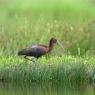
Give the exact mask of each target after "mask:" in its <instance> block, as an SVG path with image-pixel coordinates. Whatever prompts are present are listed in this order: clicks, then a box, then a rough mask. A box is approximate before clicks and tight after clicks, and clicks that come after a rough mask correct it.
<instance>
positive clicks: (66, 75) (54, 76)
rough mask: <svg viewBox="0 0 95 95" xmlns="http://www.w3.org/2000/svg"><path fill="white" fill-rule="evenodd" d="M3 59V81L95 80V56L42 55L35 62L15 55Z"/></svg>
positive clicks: (0, 64)
mask: <svg viewBox="0 0 95 95" xmlns="http://www.w3.org/2000/svg"><path fill="white" fill-rule="evenodd" d="M1 59H2V60H0V80H1V81H13V82H50V81H51V82H63V83H65V82H66V83H89V82H92V81H94V80H95V79H94V74H95V73H94V72H95V65H94V63H95V59H94V58H90V59H88V58H87V57H86V58H81V57H80V58H79V57H77V58H75V57H72V56H62V57H57V56H56V57H52V58H50V59H46V58H45V57H42V58H41V59H39V60H38V61H37V62H35V63H32V62H29V61H26V60H21V59H19V58H15V57H6V58H4V57H2V58H1Z"/></svg>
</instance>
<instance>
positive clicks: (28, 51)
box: [18, 38, 62, 61]
mask: <svg viewBox="0 0 95 95" xmlns="http://www.w3.org/2000/svg"><path fill="white" fill-rule="evenodd" d="M56 43H58V44H60V43H59V42H58V41H57V39H56V38H51V39H50V41H49V45H48V46H45V45H41V44H38V45H33V46H31V47H28V48H25V49H22V50H20V51H19V52H18V55H23V56H24V58H26V59H28V58H27V57H28V56H31V57H35V58H37V59H38V58H39V57H41V56H43V55H45V54H47V53H49V52H51V51H52V49H53V47H54V45H55V44H56ZM60 45H61V44H60ZM61 47H62V46H61ZM28 60H30V59H28ZM31 61H33V60H31Z"/></svg>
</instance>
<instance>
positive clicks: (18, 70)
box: [0, 0, 95, 82]
mask: <svg viewBox="0 0 95 95" xmlns="http://www.w3.org/2000/svg"><path fill="white" fill-rule="evenodd" d="M94 10H95V7H94V3H93V4H92V3H91V0H84V1H83V0H27V1H25V0H14V1H12V0H7V1H6V0H0V79H1V80H16V81H18V80H19V81H20V80H21V81H42V80H43V81H45V80H46V81H50V80H52V81H59V80H60V81H61V80H62V81H65V80H66V81H74V82H75V81H77V82H79V81H89V79H94V78H93V77H92V76H93V73H94V71H95V69H94V67H95V59H94V55H95V54H94V53H95V49H94V48H95V12H94ZM53 36H54V37H56V38H57V39H58V40H59V41H60V42H61V43H62V45H63V47H64V51H63V50H61V48H60V47H59V46H56V47H55V49H54V50H53V52H52V53H51V54H50V55H49V56H45V57H43V58H41V59H39V60H38V61H37V64H36V63H35V64H33V63H31V62H29V61H25V60H24V59H21V58H18V57H17V52H18V50H19V49H21V48H23V47H26V46H29V45H30V46H31V45H32V44H35V43H43V44H48V41H49V39H50V38H51V37H53ZM67 55H68V56H67ZM60 56H62V57H60ZM88 56H89V57H88ZM49 60H51V61H49ZM49 62H50V63H52V65H51V67H49V66H48V63H49ZM91 77H92V78H91Z"/></svg>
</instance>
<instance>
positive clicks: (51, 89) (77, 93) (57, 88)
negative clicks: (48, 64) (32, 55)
mask: <svg viewBox="0 0 95 95" xmlns="http://www.w3.org/2000/svg"><path fill="white" fill-rule="evenodd" d="M0 95H95V88H94V87H93V86H90V85H81V86H79V85H74V86H72V85H70V86H66V85H64V84H62V83H59V84H58V83H57V84H56V83H42V84H41V83H31V84H9V83H0Z"/></svg>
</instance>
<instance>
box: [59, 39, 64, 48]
mask: <svg viewBox="0 0 95 95" xmlns="http://www.w3.org/2000/svg"><path fill="white" fill-rule="evenodd" d="M57 44H58V45H59V46H60V47H61V48H62V49H63V50H64V48H63V46H62V44H61V43H60V42H59V41H58V40H57Z"/></svg>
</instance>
